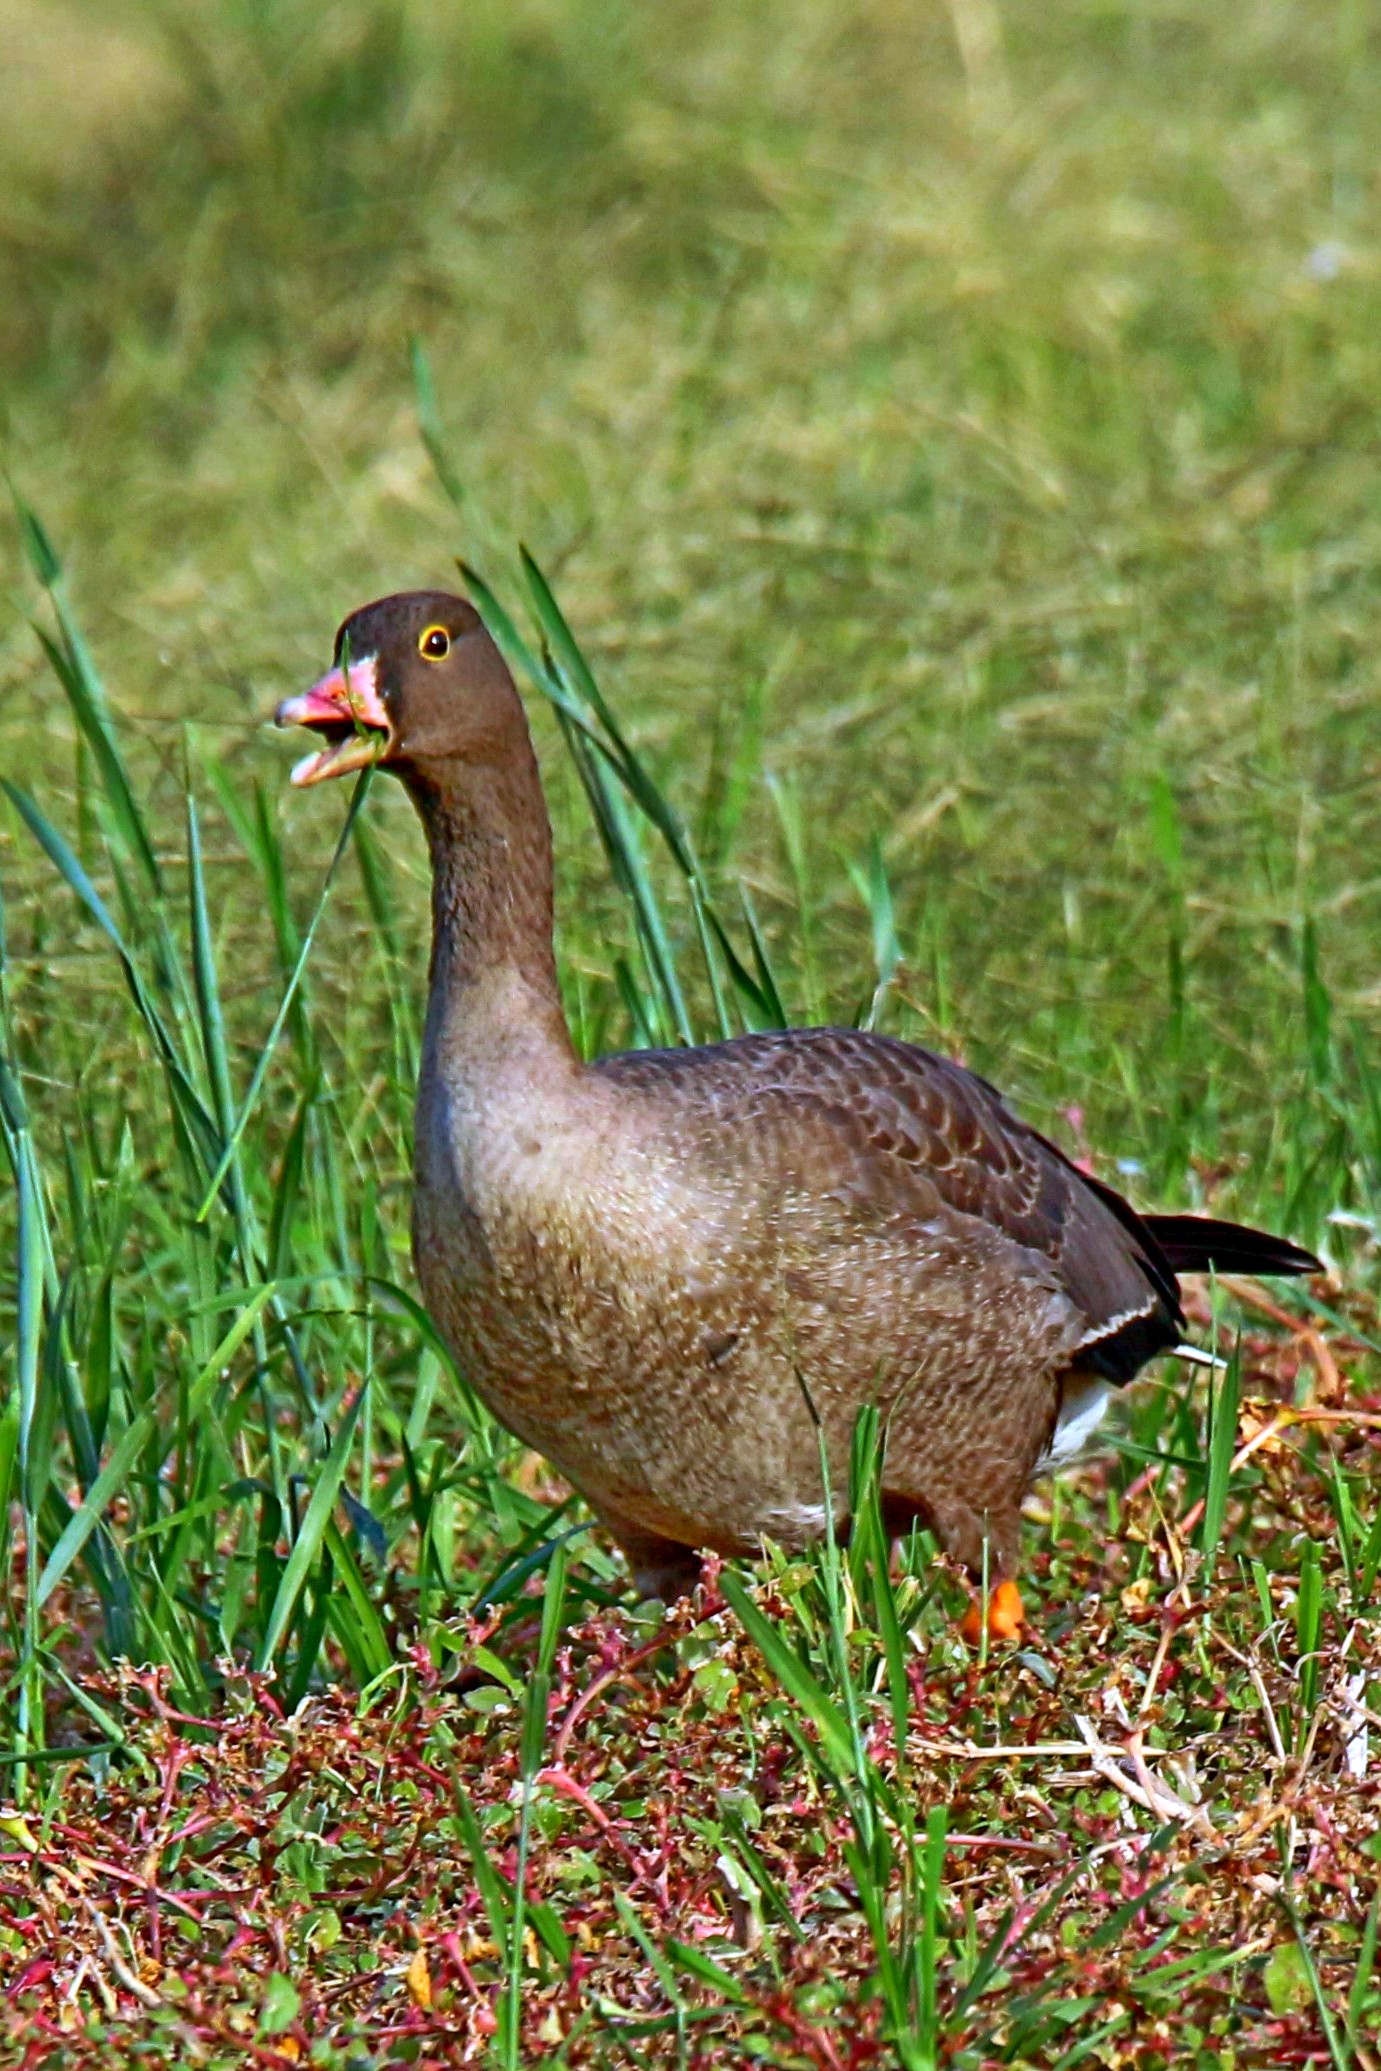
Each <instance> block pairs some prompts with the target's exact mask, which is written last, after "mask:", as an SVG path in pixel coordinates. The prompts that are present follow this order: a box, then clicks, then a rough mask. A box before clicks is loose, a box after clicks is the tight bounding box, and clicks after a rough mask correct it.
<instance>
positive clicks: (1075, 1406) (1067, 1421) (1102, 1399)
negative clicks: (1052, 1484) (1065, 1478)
mask: <svg viewBox="0 0 1381 2071" xmlns="http://www.w3.org/2000/svg"><path fill="white" fill-rule="evenodd" d="M1111 1394H1112V1385H1111V1383H1110V1382H1108V1381H1099V1380H1083V1379H1080V1380H1075V1379H1072V1378H1071V1379H1070V1380H1067V1381H1066V1382H1065V1384H1064V1391H1063V1393H1062V1394H1061V1396H1060V1414H1059V1416H1058V1417H1057V1418H1056V1419H1055V1429H1054V1430H1053V1432H1052V1433H1051V1435H1050V1444H1049V1445H1048V1446H1047V1447H1046V1449H1045V1451H1044V1452H1043V1453H1042V1455H1041V1457H1040V1459H1039V1460H1037V1462H1036V1470H1035V1471H1036V1473H1037V1474H1049V1473H1053V1472H1054V1471H1055V1470H1057V1469H1058V1468H1060V1467H1064V1466H1066V1465H1067V1464H1068V1462H1069V1461H1070V1460H1073V1459H1076V1458H1077V1457H1078V1455H1079V1454H1080V1453H1081V1452H1083V1450H1084V1448H1085V1447H1086V1446H1087V1444H1088V1442H1089V1440H1090V1439H1091V1438H1092V1436H1093V1434H1094V1432H1095V1431H1096V1430H1097V1429H1098V1426H1099V1425H1100V1424H1101V1423H1102V1421H1103V1417H1104V1415H1105V1413H1106V1411H1107V1407H1108V1397H1109V1396H1110V1395H1111Z"/></svg>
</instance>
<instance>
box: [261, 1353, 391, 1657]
mask: <svg viewBox="0 0 1381 2071" xmlns="http://www.w3.org/2000/svg"><path fill="white" fill-rule="evenodd" d="M367 1385H368V1383H367V1382H366V1383H365V1386H367ZM363 1406H364V1387H363V1386H362V1387H361V1388H359V1389H358V1390H357V1391H356V1394H355V1396H354V1399H353V1400H352V1402H351V1404H350V1406H349V1408H348V1409H347V1410H346V1412H345V1415H344V1416H343V1417H342V1418H341V1420H340V1424H339V1426H338V1427H337V1430H336V1435H335V1437H334V1439H333V1440H332V1442H331V1449H330V1451H329V1452H328V1453H327V1455H326V1458H325V1460H324V1461H323V1463H322V1467H321V1472H320V1474H319V1475H318V1477H317V1484H316V1487H315V1488H314V1489H313V1490H312V1498H311V1501H310V1502H309V1503H308V1505H307V1513H306V1516H305V1517H304V1518H303V1520H302V1523H301V1526H300V1527H299V1529H298V1533H297V1537H296V1539H295V1540H294V1541H293V1547H292V1551H291V1553H290V1554H289V1555H288V1559H287V1563H286V1565H285V1567H284V1569H283V1574H282V1577H281V1579H280V1581H279V1583H278V1588H277V1590H276V1592H275V1594H274V1599H273V1606H272V1609H271V1610H270V1612H269V1616H268V1622H267V1624H266V1625H265V1627H264V1633H263V1637H262V1638H261V1640H260V1642H259V1646H258V1649H257V1651H256V1654H255V1663H254V1665H255V1667H256V1668H260V1669H263V1668H267V1667H268V1665H269V1663H270V1662H271V1661H272V1659H273V1657H274V1655H275V1654H276V1653H277V1651H278V1649H279V1647H280V1646H281V1644H282V1641H283V1636H284V1634H285V1633H286V1631H287V1629H288V1625H289V1622H290V1620H291V1618H292V1615H293V1612H294V1610H295V1609H296V1608H297V1600H298V1598H299V1596H300V1595H301V1594H302V1590H303V1588H304V1586H305V1584H306V1581H307V1577H308V1575H309V1574H310V1573H311V1571H312V1568H313V1567H314V1565H315V1564H316V1562H317V1560H318V1559H319V1557H320V1554H321V1547H322V1542H323V1540H324V1538H325V1536H326V1527H327V1524H328V1523H329V1521H330V1517H331V1512H332V1511H333V1510H334V1509H335V1506H336V1499H337V1497H338V1495H339V1494H340V1485H341V1482H342V1481H343V1480H344V1478H345V1469H346V1466H347V1464H348V1462H349V1459H350V1447H351V1444H352V1442H353V1440H354V1436H355V1425H356V1424H357V1422H358V1421H359V1415H360V1411H361V1409H362V1408H363Z"/></svg>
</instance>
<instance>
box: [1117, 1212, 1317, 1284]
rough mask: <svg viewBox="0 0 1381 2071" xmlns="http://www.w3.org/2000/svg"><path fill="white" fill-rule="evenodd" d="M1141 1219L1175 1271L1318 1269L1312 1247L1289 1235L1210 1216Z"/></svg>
mask: <svg viewBox="0 0 1381 2071" xmlns="http://www.w3.org/2000/svg"><path fill="white" fill-rule="evenodd" d="M1142 1221H1143V1222H1144V1223H1145V1225H1146V1227H1147V1229H1148V1230H1149V1231H1150V1232H1151V1235H1152V1236H1153V1237H1154V1238H1155V1240H1156V1243H1157V1244H1158V1245H1159V1246H1160V1249H1161V1251H1162V1252H1163V1253H1164V1254H1165V1257H1166V1259H1167V1260H1168V1261H1169V1263H1170V1265H1171V1267H1172V1268H1173V1270H1174V1271H1175V1272H1177V1273H1204V1272H1207V1271H1208V1268H1209V1267H1210V1266H1212V1267H1213V1269H1214V1271H1215V1272H1218V1273H1267V1274H1272V1273H1280V1274H1299V1273H1321V1272H1322V1271H1323V1266H1322V1265H1321V1264H1320V1262H1319V1260H1318V1259H1316V1258H1315V1257H1314V1255H1313V1253H1312V1252H1310V1251H1305V1250H1303V1249H1302V1248H1301V1246H1300V1245H1298V1244H1292V1243H1291V1242H1290V1240H1289V1238H1288V1237H1272V1236H1271V1235H1270V1234H1269V1233H1268V1232H1267V1231H1266V1230H1252V1229H1248V1228H1247V1226H1246V1224H1245V1223H1240V1222H1218V1221H1216V1220H1215V1218H1214V1217H1213V1216H1210V1215H1144V1216H1143V1217H1142Z"/></svg>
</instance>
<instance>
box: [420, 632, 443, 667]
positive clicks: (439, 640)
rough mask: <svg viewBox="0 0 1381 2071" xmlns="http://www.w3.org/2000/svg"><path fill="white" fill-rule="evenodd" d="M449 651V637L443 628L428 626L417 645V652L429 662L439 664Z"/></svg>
mask: <svg viewBox="0 0 1381 2071" xmlns="http://www.w3.org/2000/svg"><path fill="white" fill-rule="evenodd" d="M450 651H451V636H450V634H449V633H448V632H447V631H446V628H445V627H444V626H428V627H427V630H426V632H425V633H423V635H422V637H421V638H420V640H419V641H418V643H417V652H418V653H419V654H424V655H425V656H426V657H427V660H428V661H429V662H441V661H444V660H445V659H446V656H447V655H448V654H449V653H450Z"/></svg>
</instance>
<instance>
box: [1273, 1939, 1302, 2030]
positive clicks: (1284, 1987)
mask: <svg viewBox="0 0 1381 2071" xmlns="http://www.w3.org/2000/svg"><path fill="white" fill-rule="evenodd" d="M1265 1984H1266V1997H1267V1998H1268V1999H1269V2000H1270V2002H1271V2012H1272V2013H1274V2014H1287V2013H1297V2012H1298V2011H1299V2010H1300V2008H1301V2007H1305V2006H1308V2004H1309V2001H1310V1997H1311V1996H1312V1995H1311V1989H1310V1984H1309V1966H1308V1964H1307V1963H1306V1962H1305V1960H1304V1951H1303V1950H1302V1949H1301V1948H1300V1945H1299V1943H1298V1942H1280V1943H1278V1944H1277V1946H1276V1947H1275V1948H1274V1949H1272V1951H1271V1953H1270V1955H1269V1956H1268V1957H1267V1958H1266V1970H1265Z"/></svg>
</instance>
